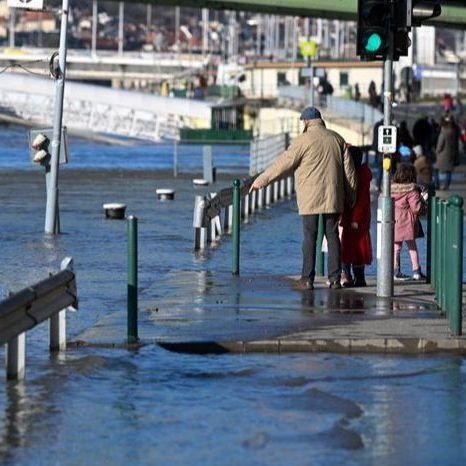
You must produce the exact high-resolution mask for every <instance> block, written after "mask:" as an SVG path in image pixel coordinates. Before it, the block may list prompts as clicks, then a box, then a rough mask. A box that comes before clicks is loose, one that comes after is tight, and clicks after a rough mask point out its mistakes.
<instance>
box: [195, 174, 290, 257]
mask: <svg viewBox="0 0 466 466" xmlns="http://www.w3.org/2000/svg"><path fill="white" fill-rule="evenodd" d="M255 178H256V177H251V178H247V179H244V180H243V181H242V182H241V186H240V199H241V203H240V209H241V220H242V221H244V222H247V221H248V219H249V218H250V216H251V215H254V214H255V213H256V212H257V211H260V210H262V209H264V208H269V207H271V206H272V204H274V203H276V202H278V201H279V200H281V199H285V198H290V197H292V195H293V194H294V192H295V189H294V178H293V176H292V175H291V174H286V175H284V176H283V177H281V178H279V179H278V180H276V181H274V182H273V183H271V184H269V185H268V186H267V187H266V188H261V189H259V190H257V191H253V192H252V193H250V194H249V189H250V187H251V184H252V182H253V181H254V179H255ZM222 216H223V222H222V219H221V217H222ZM193 227H194V249H195V250H202V249H206V248H207V246H208V244H209V243H210V244H212V243H215V242H216V241H217V240H219V239H220V237H221V236H222V235H223V234H224V233H230V232H231V231H232V228H233V187H232V188H225V189H222V190H221V191H220V192H218V193H212V194H211V195H210V196H196V198H195V203H194V218H193Z"/></svg>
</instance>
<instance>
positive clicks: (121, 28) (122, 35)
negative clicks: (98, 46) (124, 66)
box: [118, 2, 125, 55]
mask: <svg viewBox="0 0 466 466" xmlns="http://www.w3.org/2000/svg"><path fill="white" fill-rule="evenodd" d="M124 26H125V4H124V3H123V2H120V5H119V12H118V55H123V47H124V43H125V30H124Z"/></svg>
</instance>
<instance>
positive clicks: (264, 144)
mask: <svg viewBox="0 0 466 466" xmlns="http://www.w3.org/2000/svg"><path fill="white" fill-rule="evenodd" d="M288 145H289V136H288V134H286V133H283V134H278V135H276V136H269V137H263V138H259V139H255V140H254V141H253V142H252V143H251V156H250V160H249V174H250V175H251V176H254V175H257V174H258V173H260V172H262V171H264V170H265V169H267V168H268V167H270V165H272V163H273V162H274V161H275V160H276V158H277V157H278V156H279V155H280V154H282V153H283V152H284V151H285V150H286V148H287V147H288Z"/></svg>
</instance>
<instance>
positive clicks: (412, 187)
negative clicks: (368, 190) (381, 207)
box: [392, 183, 420, 199]
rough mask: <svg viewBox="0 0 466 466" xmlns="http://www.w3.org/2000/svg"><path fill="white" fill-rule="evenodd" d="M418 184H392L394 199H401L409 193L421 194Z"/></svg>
mask: <svg viewBox="0 0 466 466" xmlns="http://www.w3.org/2000/svg"><path fill="white" fill-rule="evenodd" d="M419 191H420V190H419V186H418V185H417V184H416V183H392V197H394V198H395V199H399V198H401V197H403V196H406V195H407V194H409V193H419Z"/></svg>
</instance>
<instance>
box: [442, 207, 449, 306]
mask: <svg viewBox="0 0 466 466" xmlns="http://www.w3.org/2000/svg"><path fill="white" fill-rule="evenodd" d="M441 206H442V207H441V212H442V215H441V220H440V227H441V229H442V245H441V256H440V268H441V271H440V274H441V284H440V306H441V307H442V310H443V312H444V313H446V307H447V306H446V292H447V254H448V245H447V203H446V202H445V201H442V204H441Z"/></svg>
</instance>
